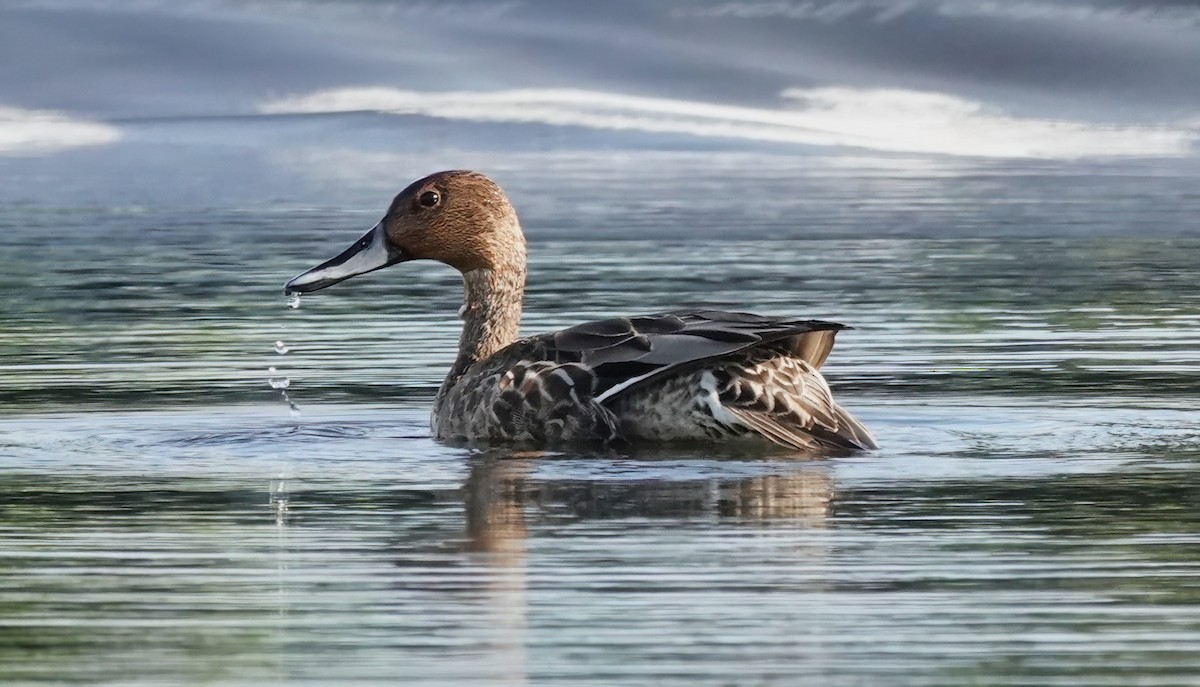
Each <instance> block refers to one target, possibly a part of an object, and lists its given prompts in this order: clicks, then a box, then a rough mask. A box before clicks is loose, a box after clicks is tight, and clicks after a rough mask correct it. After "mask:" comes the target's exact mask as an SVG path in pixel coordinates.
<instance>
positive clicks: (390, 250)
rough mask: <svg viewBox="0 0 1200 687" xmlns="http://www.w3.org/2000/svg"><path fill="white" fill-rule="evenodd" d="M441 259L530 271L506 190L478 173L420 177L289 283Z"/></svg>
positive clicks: (295, 288)
mask: <svg viewBox="0 0 1200 687" xmlns="http://www.w3.org/2000/svg"><path fill="white" fill-rule="evenodd" d="M423 259H427V260H437V261H439V262H444V263H446V264H447V265H450V266H451V267H454V268H455V269H457V270H458V271H460V272H462V273H463V274H467V273H468V272H473V271H475V270H477V269H481V268H486V269H497V270H498V269H505V268H510V267H512V266H513V264H512V263H513V262H514V261H519V263H520V268H521V269H524V261H525V238H524V236H523V235H522V234H521V226H520V224H519V223H518V222H517V213H516V211H515V210H513V207H512V205H511V204H510V203H509V202H508V198H507V197H506V196H505V195H504V191H501V190H500V187H499V186H497V185H496V183H495V182H493V181H492V180H491V179H489V178H487V177H486V176H484V175H482V174H479V173H478V172H467V171H450V172H438V173H436V174H430V175H429V176H427V177H425V178H424V179H421V180H419V181H415V182H413V183H412V184H411V185H409V187H408V188H406V189H404V190H403V191H401V192H400V194H399V195H397V196H396V198H395V200H393V201H392V205H391V207H389V208H388V211H387V214H386V215H384V216H383V219H381V220H379V223H378V224H376V225H375V226H374V227H373V228H372V229H371V230H370V231H368V232H367V233H366V234H365V235H364V236H363V237H362V238H361V239H359V240H358V241H356V242H355V243H354V245H352V246H350V247H349V248H347V249H346V250H345V251H343V252H342V254H341V255H338V256H337V257H336V258H333V259H331V260H327V261H325V262H323V263H321V264H320V265H317V266H316V267H314V268H312V269H310V270H308V271H307V272H304V273H303V274H300V275H299V276H297V277H295V278H294V279H292V280H291V281H289V282H288V283H287V284H286V285H285V286H284V287H283V288H284V290H285V291H287V292H291V293H305V292H308V291H316V290H318V289H323V288H325V287H326V286H332V285H333V284H336V283H338V282H340V281H343V280H346V279H349V278H350V277H353V276H356V275H359V274H366V273H367V272H374V271H375V270H377V269H381V268H384V267H387V266H388V265H394V264H396V263H398V262H405V261H408V260H423Z"/></svg>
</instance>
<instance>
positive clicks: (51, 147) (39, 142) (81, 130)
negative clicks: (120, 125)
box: [0, 107, 121, 155]
mask: <svg viewBox="0 0 1200 687" xmlns="http://www.w3.org/2000/svg"><path fill="white" fill-rule="evenodd" d="M120 138H121V132H120V130H119V129H117V128H116V127H114V126H111V125H109V124H103V123H100V122H92V121H87V120H83V119H76V118H73V117H68V116H67V115H64V114H62V113H59V112H52V111H49V110H25V109H20V108H15V107H0V155H41V154H46V153H54V152H59V151H62V150H68V149H70V148H79V147H85V146H98V145H106V144H109V143H114V142H116V141H118V140H120Z"/></svg>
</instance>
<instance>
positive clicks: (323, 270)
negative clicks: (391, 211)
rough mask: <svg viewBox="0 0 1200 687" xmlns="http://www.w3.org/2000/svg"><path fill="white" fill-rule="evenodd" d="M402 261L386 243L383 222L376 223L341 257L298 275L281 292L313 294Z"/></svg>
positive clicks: (399, 253) (400, 253) (393, 248)
mask: <svg viewBox="0 0 1200 687" xmlns="http://www.w3.org/2000/svg"><path fill="white" fill-rule="evenodd" d="M405 259H407V258H406V257H405V255H404V252H403V251H401V250H400V249H399V248H397V247H396V246H394V245H392V242H391V241H389V240H388V237H387V232H386V231H384V229H383V222H380V223H379V224H376V225H375V227H374V228H372V229H371V231H368V232H367V233H366V234H364V235H363V237H362V238H361V239H359V240H358V241H355V242H354V245H352V246H350V247H349V248H347V249H346V250H345V251H343V252H342V254H341V255H339V256H337V257H336V258H333V259H332V260H326V261H325V262H323V263H321V264H320V265H317V266H316V267H314V268H312V269H311V270H309V271H307V272H305V273H303V274H300V275H298V276H297V277H295V278H294V279H292V280H291V281H289V282H288V283H287V284H284V286H283V290H284V291H285V292H287V293H307V292H309V291H317V290H319V289H323V288H325V287H326V286H333V285H334V284H336V283H338V282H340V281H345V280H347V279H349V278H350V277H354V276H358V275H360V274H366V273H367V272H374V271H375V270H378V269H383V268H384V267H387V266H388V265H395V264H396V263H398V262H403V261H404V260H405Z"/></svg>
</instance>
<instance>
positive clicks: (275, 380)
mask: <svg viewBox="0 0 1200 687" xmlns="http://www.w3.org/2000/svg"><path fill="white" fill-rule="evenodd" d="M275 373H276V370H275V368H274V367H268V368H267V374H269V375H270V377H267V384H270V385H271V388H272V389H286V388H288V387H289V386H291V384H292V380H290V379H288V378H287V377H276V376H275Z"/></svg>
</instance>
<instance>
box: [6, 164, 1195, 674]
mask: <svg viewBox="0 0 1200 687" xmlns="http://www.w3.org/2000/svg"><path fill="white" fill-rule="evenodd" d="M490 162H491V164H492V168H488V171H489V172H491V173H492V174H494V175H495V176H496V177H497V178H498V179H500V180H501V181H502V182H503V183H504V184H505V185H506V186H507V187H508V188H509V190H510V193H511V195H512V196H513V198H514V201H515V202H516V204H517V206H518V209H519V210H520V211H521V213H522V215H523V217H524V221H525V226H526V230H527V233H528V234H529V236H530V244H531V245H530V248H531V261H532V264H531V278H530V279H531V284H530V291H529V295H528V301H527V316H526V319H525V327H526V329H527V330H529V331H530V332H534V331H542V330H547V329H553V328H557V327H561V326H564V325H567V324H571V323H574V322H577V321H579V320H581V319H585V318H591V317H600V316H607V315H612V314H620V313H636V312H653V311H658V310H665V309H672V308H680V307H690V306H701V305H704V306H712V307H719V308H728V309H744V310H751V311H758V312H763V313H792V314H797V315H806V316H813V317H820V318H824V319H831V320H836V321H840V322H845V323H847V324H851V325H853V326H854V327H855V329H854V330H851V331H847V332H845V333H843V334H842V335H841V336H840V338H839V342H838V347H837V349H836V350H835V351H834V354H833V356H832V357H831V359H830V362H829V365H828V367H827V373H828V377H829V379H830V382H831V384H832V385H833V387H834V390H835V393H836V394H837V396H838V397H839V399H840V400H841V401H842V402H843V403H844V404H845V405H846V406H848V407H849V408H851V409H853V410H854V411H855V413H856V414H857V415H858V416H859V417H860V418H861V419H863V420H864V422H866V424H868V425H869V426H870V427H871V428H872V429H873V430H874V432H875V433H876V435H877V436H878V438H879V439H880V443H881V444H882V445H883V448H882V449H880V450H879V451H876V452H872V453H869V454H863V455H857V456H849V457H838V458H828V459H817V460H807V461H799V460H796V459H794V458H792V457H789V456H787V455H785V454H780V453H775V452H770V451H766V452H762V453H756V454H751V455H748V454H746V453H744V452H738V451H736V450H734V451H728V450H720V449H716V448H714V449H712V450H702V449H698V448H695V447H692V448H689V449H680V450H673V451H654V452H652V451H649V450H642V451H640V452H636V453H633V454H612V455H609V454H596V455H574V454H551V455H534V454H506V453H503V452H499V451H496V452H473V451H470V450H467V449H462V448H454V447H448V446H443V445H440V444H438V443H436V442H434V441H433V440H432V439H431V438H430V436H429V431H428V425H427V418H428V410H429V406H430V403H431V399H432V396H433V393H434V391H435V389H436V387H437V384H438V383H439V382H440V380H441V376H442V374H444V370H445V368H446V367H447V366H448V364H449V362H450V361H451V359H452V358H453V348H454V345H455V341H456V338H457V334H458V324H459V323H458V320H457V319H456V316H455V313H456V310H457V308H458V305H459V303H460V299H461V292H460V289H461V285H460V282H459V279H458V277H457V276H456V275H454V274H453V273H451V272H450V271H449V270H448V269H447V268H444V267H441V266H437V265H431V264H430V265H427V264H408V265H402V266H398V267H394V268H391V269H389V270H386V271H382V272H379V273H375V274H372V275H369V276H365V277H361V278H358V279H356V280H354V281H351V282H348V283H347V284H344V285H341V286H338V287H335V288H332V289H330V290H327V291H323V292H321V293H319V294H313V295H310V296H306V297H305V298H304V299H303V302H302V304H301V307H300V308H299V309H290V308H288V307H287V304H286V301H285V299H284V298H283V296H282V294H281V293H280V292H279V288H280V286H281V284H282V283H283V281H284V280H285V279H286V278H287V277H289V276H291V275H292V274H294V273H296V272H299V271H300V270H302V269H304V268H306V267H308V266H310V265H311V264H314V263H315V262H316V261H318V260H320V259H324V258H326V257H329V256H331V255H333V254H334V253H335V252H337V251H338V250H340V249H341V248H342V247H343V246H344V245H346V244H348V243H349V242H350V241H352V240H353V239H355V238H357V236H358V235H359V234H360V233H361V232H362V231H363V230H365V229H366V228H367V227H369V226H370V225H371V224H372V223H373V222H374V221H375V220H376V219H377V216H376V215H377V214H378V213H379V212H381V211H382V209H383V208H384V207H385V206H386V202H387V200H388V193H390V192H394V191H395V190H397V189H398V188H399V187H400V186H402V185H403V184H404V183H406V182H407V180H408V179H409V178H410V177H413V176H416V175H418V174H420V173H422V172H424V171H428V170H425V169H423V168H419V167H413V168H412V169H403V170H392V172H391V177H389V179H391V178H394V181H395V183H394V184H392V185H391V186H394V188H393V187H391V186H389V187H386V188H384V187H380V188H376V187H373V186H372V184H377V183H379V182H378V181H377V180H375V181H371V180H363V179H367V178H366V177H364V178H363V179H354V180H351V181H344V182H343V183H344V184H345V186H344V187H339V188H341V190H337V189H335V190H334V191H328V190H326V191H325V195H320V192H319V191H317V190H314V189H316V187H317V186H320V183H323V182H320V183H319V182H318V181H313V182H312V183H313V184H314V186H313V187H312V188H309V187H305V186H303V185H301V186H298V187H297V188H295V189H293V190H292V193H294V195H292V194H290V193H289V192H288V191H287V190H285V189H272V190H271V191H270V193H263V194H260V197H259V200H258V201H256V202H249V201H246V202H243V200H244V199H241V200H238V202H237V203H236V207H234V206H233V205H235V204H234V203H222V202H220V201H219V200H217V201H213V202H211V203H193V204H189V203H187V202H184V201H182V200H180V199H178V198H174V197H173V198H171V199H169V202H162V203H158V204H145V205H139V204H136V203H131V204H128V205H126V204H117V203H107V204H106V203H105V202H103V199H102V198H86V197H84V198H82V199H80V200H79V202H74V203H73V202H72V201H71V200H70V199H68V200H65V201H64V200H62V199H59V200H57V201H53V202H52V201H50V200H47V198H48V197H49V194H46V196H45V197H43V196H42V195H39V194H40V193H42V192H41V191H39V190H38V188H37V184H36V183H35V182H27V186H24V187H22V186H20V185H19V182H20V179H19V178H18V177H20V175H19V174H18V173H17V172H15V171H13V170H14V169H16V168H15V167H11V166H10V167H7V168H4V167H0V175H7V176H6V177H5V178H6V179H8V180H9V181H12V182H13V183H17V184H18V186H17V188H18V190H17V191H12V190H11V189H12V188H13V187H12V186H11V185H10V187H9V188H10V191H9V192H7V193H8V194H9V195H8V196H6V199H7V200H6V203H5V204H4V205H2V206H0V261H2V262H3V269H2V270H0V308H2V311H3V315H2V318H3V319H2V320H0V321H2V323H3V326H2V327H0V493H2V494H3V497H2V498H0V681H3V682H4V683H5V684H32V683H53V684H63V683H77V682H78V683H88V682H99V683H108V684H121V685H130V684H147V685H149V684H164V683H173V684H211V685H234V684H262V683H274V684H280V683H283V684H289V683H299V682H312V683H318V684H339V683H345V684H350V683H354V684H373V683H377V684H396V683H403V684H430V685H444V684H546V685H550V684H595V685H611V684H645V685H663V684H680V685H683V684H687V685H695V684H701V685H733V684H737V685H766V684H772V685H774V684H779V685H785V684H825V685H858V684H921V685H927V684H945V685H961V684H1004V685H1012V684H1083V683H1086V684H1112V685H1128V684H1147V685H1153V684H1194V683H1196V682H1197V681H1200V423H1198V422H1197V419H1198V416H1197V411H1196V410H1195V406H1196V399H1197V398H1198V397H1200V381H1198V380H1200V286H1198V283H1200V281H1198V280H1197V278H1196V275H1197V272H1198V267H1200V238H1196V224H1195V222H1196V219H1195V218H1196V217H1197V216H1200V214H1198V211H1200V196H1198V195H1197V194H1196V188H1197V187H1198V186H1197V181H1198V177H1197V175H1195V174H1194V173H1190V172H1183V171H1180V172H1173V173H1153V172H1152V171H1151V170H1147V169H1139V168H1137V167H1136V165H1132V163H1130V164H1129V165H1127V166H1126V167H1122V168H1114V167H1104V166H1097V167H1095V168H1087V169H1085V168H1083V167H1082V166H1076V167H1049V166H1041V167H1038V166H1011V165H1010V166H1007V167H1003V166H977V167H970V168H968V167H964V166H946V165H942V166H931V167H928V168H926V167H904V166H903V165H900V163H899V162H897V161H890V162H889V164H888V165H885V166H883V167H875V166H872V165H870V164H866V163H864V162H862V161H857V162H856V161H848V160H845V159H833V160H820V159H813V160H805V159H801V158H771V157H769V156H768V157H765V158H759V157H754V156H743V155H737V154H726V153H704V154H701V153H674V154H659V155H649V154H646V155H640V156H639V155H637V154H632V153H631V154H621V155H617V154H614V155H609V156H605V155H602V154H596V155H594V156H592V157H588V156H583V155H581V156H579V157H566V158H564V157H561V156H554V155H550V154H547V155H544V156H539V155H536V154H526V155H523V156H514V157H513V158H511V159H500V158H494V159H491V160H490ZM30 164H32V163H30ZM46 173H49V172H46ZM22 178H23V177H22ZM371 178H372V179H374V178H375V177H371ZM321 188H326V187H324V186H321ZM306 193H307V194H316V195H315V196H313V197H315V198H316V199H317V200H315V201H314V202H311V203H305V202H303V201H302V199H303V198H304V197H305V195H304V194H306ZM85 195H86V194H85ZM276 341H283V342H284V344H285V345H286V347H287V349H288V350H287V352H286V353H283V354H280V353H277V352H276V350H275V342H276ZM270 367H274V368H276V370H275V373H274V374H272V373H270V372H269V371H268V368H270ZM285 377H286V378H287V379H288V382H289V383H288V386H287V389H286V392H287V394H288V396H289V398H290V399H291V400H292V401H293V402H294V403H296V404H297V406H298V407H299V409H300V413H299V414H298V415H293V414H292V413H290V412H289V410H288V407H287V405H286V404H285V402H284V400H283V399H282V398H281V389H275V388H272V387H271V386H270V385H269V384H268V379H269V378H273V379H274V380H275V381H276V386H281V384H280V381H281V380H282V379H283V378H285Z"/></svg>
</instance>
